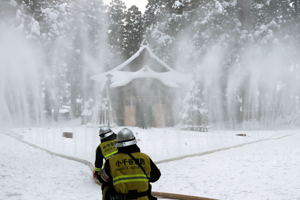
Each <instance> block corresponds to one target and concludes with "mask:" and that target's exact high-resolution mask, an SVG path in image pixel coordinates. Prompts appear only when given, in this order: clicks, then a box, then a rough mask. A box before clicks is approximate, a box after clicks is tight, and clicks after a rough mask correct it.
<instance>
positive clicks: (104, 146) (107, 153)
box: [100, 140, 118, 159]
mask: <svg viewBox="0 0 300 200" xmlns="http://www.w3.org/2000/svg"><path fill="white" fill-rule="evenodd" d="M115 143H116V140H109V141H106V142H102V143H101V144H100V148H101V152H102V155H103V157H104V158H105V159H108V158H110V157H111V156H112V155H114V154H116V153H118V149H117V148H116V147H115Z"/></svg>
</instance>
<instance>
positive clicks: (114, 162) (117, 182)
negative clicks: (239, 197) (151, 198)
mask: <svg viewBox="0 0 300 200" xmlns="http://www.w3.org/2000/svg"><path fill="white" fill-rule="evenodd" d="M131 155H132V156H133V157H134V158H135V160H137V161H138V162H139V164H140V165H141V166H142V167H143V168H144V170H145V172H146V174H145V173H144V172H143V170H142V169H141V168H140V166H139V165H137V164H136V162H135V161H134V160H133V159H132V158H131V157H130V156H129V155H128V154H125V153H118V154H116V155H114V156H112V157H111V158H109V165H110V171H111V177H112V182H113V185H114V188H115V190H116V191H117V192H118V193H121V194H129V193H131V192H133V191H134V192H136V193H145V192H147V191H148V190H149V179H148V177H150V172H151V166H150V158H149V157H148V156H147V155H146V154H144V153H140V152H135V153H132V154H131ZM138 199H148V197H147V196H144V197H142V198H138Z"/></svg>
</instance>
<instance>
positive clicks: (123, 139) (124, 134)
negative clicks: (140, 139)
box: [116, 128, 136, 147]
mask: <svg viewBox="0 0 300 200" xmlns="http://www.w3.org/2000/svg"><path fill="white" fill-rule="evenodd" d="M134 144H136V139H135V137H134V134H133V132H132V131H131V130H130V129H128V128H123V129H122V130H120V131H119V132H118V135H117V140H116V147H127V146H130V145H134Z"/></svg>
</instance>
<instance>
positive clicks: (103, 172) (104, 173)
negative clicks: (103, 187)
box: [101, 169, 110, 182]
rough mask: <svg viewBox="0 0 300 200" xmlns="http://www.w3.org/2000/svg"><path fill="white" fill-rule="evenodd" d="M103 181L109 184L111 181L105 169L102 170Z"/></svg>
mask: <svg viewBox="0 0 300 200" xmlns="http://www.w3.org/2000/svg"><path fill="white" fill-rule="evenodd" d="M101 180H102V181H104V182H109V181H110V178H109V176H108V175H107V174H106V172H105V170H104V169H102V170H101Z"/></svg>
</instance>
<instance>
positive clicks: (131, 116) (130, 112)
mask: <svg viewBox="0 0 300 200" xmlns="http://www.w3.org/2000/svg"><path fill="white" fill-rule="evenodd" d="M124 106H125V107H124V125H125V126H136V118H135V116H136V106H135V105H124Z"/></svg>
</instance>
